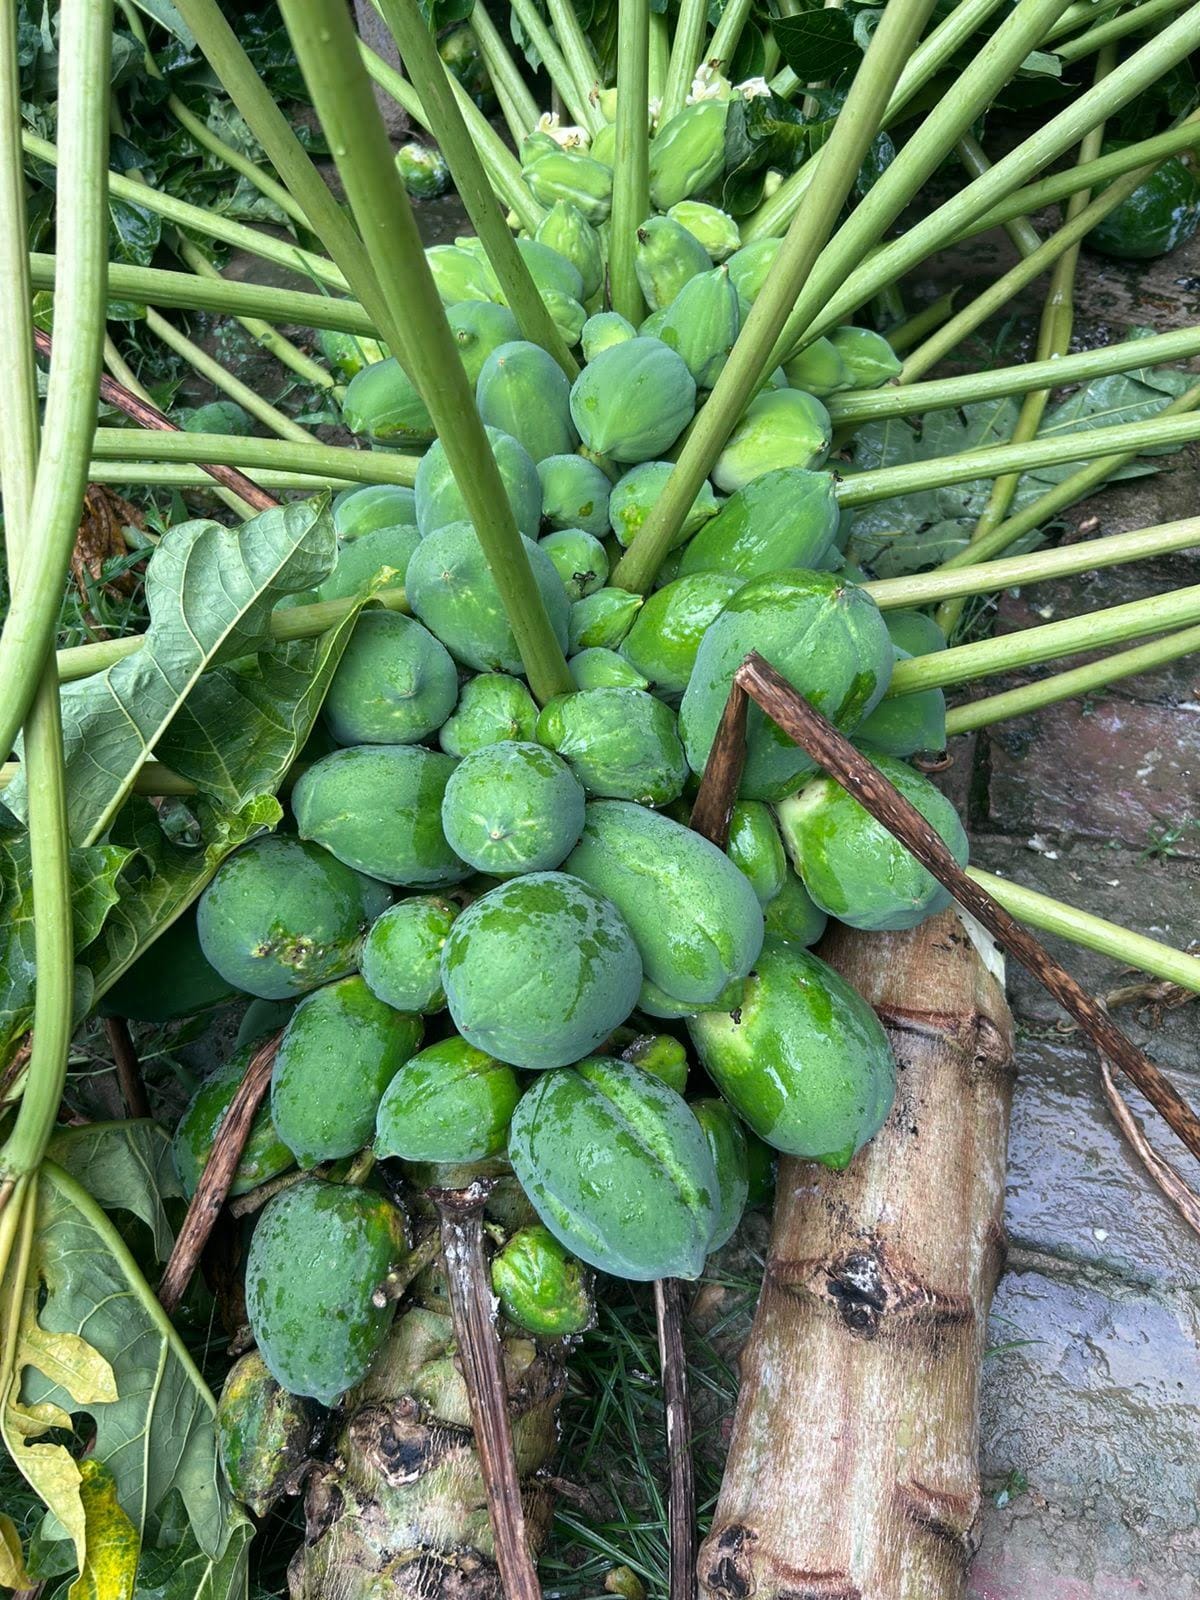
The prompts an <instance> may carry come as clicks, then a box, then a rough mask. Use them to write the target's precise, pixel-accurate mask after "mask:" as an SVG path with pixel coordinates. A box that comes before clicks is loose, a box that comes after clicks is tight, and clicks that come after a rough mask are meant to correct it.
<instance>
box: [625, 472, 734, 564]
mask: <svg viewBox="0 0 1200 1600" xmlns="http://www.w3.org/2000/svg"><path fill="white" fill-rule="evenodd" d="M674 470H675V464H674V462H672V461H641V462H639V463H638V465H637V466H636V467H631V468H630V469H629V471H628V472H627V473H625V474H624V476H623V477H622V478H621V479H620V480H619V482H617V483H614V484H613V487H612V493H611V494H610V496H609V500H608V519H609V523H610V525H611V527H612V531H613V532H614V533H615V534H616V536H617V542H618V544H620V545H622V546H628V545H631V544H632V543H633V541H634V539H635V538H636V537H637V535H638V534H639V533H640V532H641V530H642V524H643V523H644V522H645V520H646V518H647V517H648V516H649V515H650V512H651V511H652V510H653V509H654V505H655V502H656V501H657V500H658V497H659V495H660V494H661V493H662V492H663V489H664V488H665V486H666V482H667V479H668V478H669V477H670V476H671V474H672V472H674ZM720 509H721V505H720V501H719V500H718V499H717V497H716V495H715V494H714V493H713V492H712V487H711V485H710V484H708V483H704V484H703V485H702V486H701V488H700V490H699V491H698V493H697V495H696V498H695V500H693V502H692V506H691V510H690V511H689V512H688V514H687V516H686V517H684V519H683V524H682V526H681V527H680V530H679V532H678V534H677V535H676V537H675V539H674V541H673V542H672V544H671V547H670V548H671V549H672V550H674V549H675V548H676V546H677V545H680V544H683V543H684V542H685V541H686V540H688V539H690V538H691V537H692V535H693V534H694V533H696V532H698V530H699V529H700V528H702V527H703V526H704V524H705V523H706V522H707V521H708V519H709V518H710V517H715V516H716V514H717V512H718V511H719V510H720Z"/></svg>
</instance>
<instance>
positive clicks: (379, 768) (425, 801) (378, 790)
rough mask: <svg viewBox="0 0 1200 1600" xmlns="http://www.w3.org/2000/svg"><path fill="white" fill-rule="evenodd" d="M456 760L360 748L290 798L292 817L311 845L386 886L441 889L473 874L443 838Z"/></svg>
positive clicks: (337, 755) (322, 766)
mask: <svg viewBox="0 0 1200 1600" xmlns="http://www.w3.org/2000/svg"><path fill="white" fill-rule="evenodd" d="M453 771H454V761H453V760H452V759H451V757H450V756H444V755H440V754H439V753H438V752H437V751H435V750H426V749H425V748H424V747H423V746H421V745H400V744H391V745H389V744H380V745H370V744H361V745H355V746H353V747H352V748H350V749H347V750H336V751H334V753H333V754H332V755H329V756H322V758H321V760H320V761H316V762H314V763H313V765H312V766H311V767H309V769H308V771H307V772H305V773H304V774H302V776H301V778H300V780H299V782H298V783H297V784H296V787H295V788H294V789H293V790H292V810H293V812H294V813H295V816H296V826H297V827H298V829H299V831H300V835H301V837H302V838H304V839H312V840H315V841H317V842H318V843H320V844H322V845H324V846H325V848H326V849H327V850H330V851H332V853H333V854H334V855H335V856H337V857H338V859H339V860H341V861H344V862H346V863H347V864H348V865H350V866H353V867H356V868H357V869H358V871H360V872H367V873H369V874H370V875H371V876H372V877H373V878H380V879H382V881H383V882H384V883H401V884H407V885H410V886H413V887H421V888H425V887H430V888H433V887H440V886H442V885H444V884H450V883H459V882H461V881H462V879H463V878H465V877H468V876H469V874H470V870H471V869H470V868H469V867H468V866H467V864H466V863H465V862H464V861H460V860H459V858H458V857H457V856H456V855H455V854H454V852H453V850H451V848H450V846H449V845H448V844H447V843H446V836H445V834H443V832H442V794H443V791H444V790H445V787H446V784H447V782H448V781H449V778H450V774H451V773H452V772H453Z"/></svg>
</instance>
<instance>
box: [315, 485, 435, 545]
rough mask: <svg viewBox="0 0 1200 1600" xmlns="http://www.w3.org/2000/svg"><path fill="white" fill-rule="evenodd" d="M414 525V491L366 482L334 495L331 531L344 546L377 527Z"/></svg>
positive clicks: (415, 499)
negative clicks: (332, 528) (358, 486)
mask: <svg viewBox="0 0 1200 1600" xmlns="http://www.w3.org/2000/svg"><path fill="white" fill-rule="evenodd" d="M416 525H417V496H416V492H415V491H414V490H412V489H408V488H405V487H404V486H403V485H402V484H398V483H368V484H365V485H364V486H363V487H362V488H361V489H350V490H349V491H347V492H346V493H344V494H340V495H338V497H337V499H336V500H335V501H334V502H333V526H334V531H335V532H336V534H337V536H338V538H339V539H341V540H343V541H344V542H345V543H347V544H349V543H351V542H352V541H353V540H355V539H361V538H362V537H363V536H364V535H365V534H368V533H376V532H378V530H379V529H380V528H403V527H413V528H415V527H416Z"/></svg>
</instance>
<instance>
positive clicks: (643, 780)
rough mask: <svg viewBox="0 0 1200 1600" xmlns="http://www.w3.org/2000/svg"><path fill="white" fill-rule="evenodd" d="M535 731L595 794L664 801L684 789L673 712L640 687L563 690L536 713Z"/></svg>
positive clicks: (684, 774) (682, 762)
mask: <svg viewBox="0 0 1200 1600" xmlns="http://www.w3.org/2000/svg"><path fill="white" fill-rule="evenodd" d="M537 736H538V738H539V739H540V740H541V742H542V743H543V744H544V745H548V746H549V747H550V749H551V750H556V751H557V752H558V753H559V755H560V756H562V757H563V758H564V760H565V761H566V762H567V763H568V765H569V766H570V768H571V770H572V772H574V774H575V776H576V777H577V778H578V779H579V781H580V783H581V784H582V785H583V787H584V788H585V789H586V790H587V792H588V793H589V794H591V795H602V796H607V797H610V798H613V799H618V800H636V801H638V802H639V804H641V805H647V806H661V805H666V804H667V803H668V802H669V801H671V800H675V799H678V797H679V796H680V795H681V794H682V793H683V786H684V783H685V781H686V779H687V770H688V769H687V758H686V756H685V755H684V753H683V746H682V745H681V744H680V742H679V735H678V733H677V732H676V729H675V717H674V715H673V714H672V712H671V710H670V708H669V707H668V706H665V705H664V704H663V702H662V701H661V700H656V699H655V698H654V696H653V695H649V694H647V693H646V692H645V691H644V690H642V689H586V690H582V691H581V692H579V693H577V694H566V695H559V696H558V697H557V699H554V700H551V701H550V702H549V704H548V705H546V706H545V707H544V709H543V711H542V714H541V716H540V717H539V718H538V724H537ZM580 826H582V819H580ZM573 842H574V841H572V843H573ZM560 859H561V857H560ZM556 865H557V863H556Z"/></svg>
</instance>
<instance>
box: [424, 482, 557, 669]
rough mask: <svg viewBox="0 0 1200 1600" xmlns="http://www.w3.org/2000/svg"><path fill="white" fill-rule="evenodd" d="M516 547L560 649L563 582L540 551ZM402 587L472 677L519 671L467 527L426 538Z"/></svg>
mask: <svg viewBox="0 0 1200 1600" xmlns="http://www.w3.org/2000/svg"><path fill="white" fill-rule="evenodd" d="M426 460H428V457H426ZM536 476H537V475H536V473H535V475H534V477H535V481H536ZM539 494H540V490H539ZM521 542H522V544H523V546H524V548H525V554H526V555H527V556H528V558H529V565H530V567H531V568H532V570H533V577H534V581H535V582H536V584H537V586H538V590H539V592H540V594H541V596H542V600H543V603H544V604H545V607H546V612H547V615H548V616H549V618H550V624H551V626H552V627H553V629H554V632H555V635H556V636H557V638H558V642H559V644H560V645H562V646H565V645H566V643H567V624H568V617H569V614H570V609H571V603H570V601H569V600H568V599H567V591H566V589H565V588H564V587H563V581H562V579H561V578H560V577H559V575H558V573H557V572H556V571H555V568H554V563H553V562H552V561H551V559H550V557H549V556H548V555H547V554H546V552H545V551H544V550H542V549H540V548H539V547H538V546H537V545H536V544H535V543H534V541H533V540H532V539H528V538H524V537H522V541H521ZM404 587H405V590H406V591H407V594H408V601H409V604H410V605H411V606H412V608H413V610H414V612H415V613H416V614H417V616H418V617H420V619H421V621H422V622H423V623H424V624H425V626H426V627H427V628H428V629H429V631H430V633H432V634H433V635H434V636H435V637H436V638H438V639H440V640H441V642H442V643H443V644H444V645H445V646H446V648H447V650H449V651H450V653H451V655H453V656H454V657H455V658H456V659H457V660H459V661H461V662H463V663H464V664H465V665H466V666H469V667H474V668H475V670H476V671H477V672H495V671H502V672H522V671H524V666H523V663H522V661H521V652H520V651H519V650H518V649H517V641H516V638H515V637H514V635H513V631H512V625H511V623H510V622H509V620H508V614H507V613H506V611H505V609H504V604H503V602H502V601H501V599H500V591H499V589H497V587H496V580H495V578H494V577H493V576H492V570H491V567H490V566H489V564H488V560H487V557H486V556H485V555H484V553H483V546H482V545H481V544H480V543H479V539H478V537H477V536H476V533H475V529H474V528H473V527H472V525H471V524H470V523H469V522H451V523H449V524H447V525H446V526H445V527H442V528H438V529H437V531H436V532H434V533H430V534H427V535H426V537H425V538H424V539H422V541H421V543H420V544H419V545H418V547H417V551H416V554H415V555H414V556H413V558H412V560H411V561H410V562H409V564H408V571H407V572H406V573H405V575H404Z"/></svg>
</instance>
